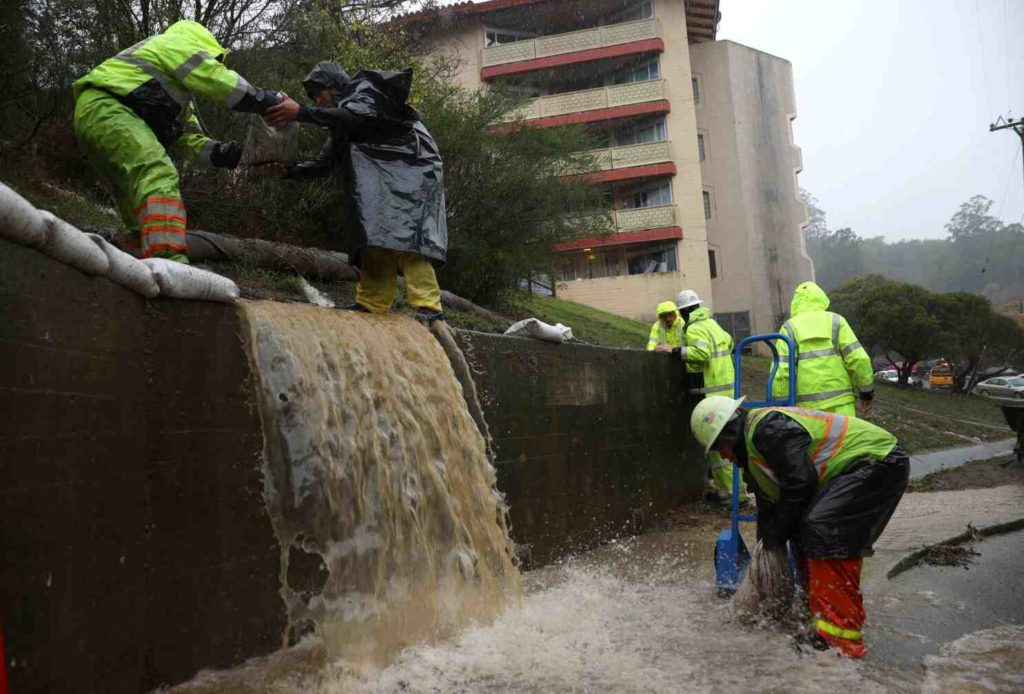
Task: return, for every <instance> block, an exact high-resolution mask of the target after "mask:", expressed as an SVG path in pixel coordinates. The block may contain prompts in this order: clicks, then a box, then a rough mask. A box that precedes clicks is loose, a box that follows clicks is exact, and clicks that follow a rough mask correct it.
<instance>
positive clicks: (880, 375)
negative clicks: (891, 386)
mask: <svg viewBox="0 0 1024 694" xmlns="http://www.w3.org/2000/svg"><path fill="white" fill-rule="evenodd" d="M875 380H876V381H881V382H882V383H897V382H898V381H899V380H900V376H899V374H898V373H896V369H883V370H882V371H876V372H875Z"/></svg>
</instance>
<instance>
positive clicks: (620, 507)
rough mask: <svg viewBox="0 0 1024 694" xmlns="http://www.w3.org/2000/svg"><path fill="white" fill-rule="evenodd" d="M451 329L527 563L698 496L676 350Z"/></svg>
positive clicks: (631, 526)
mask: <svg viewBox="0 0 1024 694" xmlns="http://www.w3.org/2000/svg"><path fill="white" fill-rule="evenodd" d="M458 340H459V342H460V345H461V346H462V349H463V351H464V352H465V354H466V358H467V359H468V360H469V362H470V364H471V367H472V368H473V370H474V376H475V378H476V381H477V387H478V388H479V390H480V399H481V404H482V406H483V408H484V416H485V418H486V419H487V422H488V425H489V426H490V429H491V435H492V436H493V438H494V443H495V449H496V453H497V468H498V488H499V489H501V490H502V491H503V492H505V494H507V495H508V499H509V504H510V507H511V513H510V515H511V521H512V536H513V537H514V538H515V539H516V541H517V542H520V543H526V544H527V547H526V548H525V549H526V552H525V558H526V559H527V561H528V562H529V563H545V562H549V561H551V560H552V559H556V558H558V557H560V556H563V555H565V554H566V553H568V552H573V551H578V550H581V549H586V548H588V547H591V546H593V545H595V544H597V543H599V542H602V541H604V540H606V539H608V538H609V537H611V536H613V535H616V534H621V533H623V532H630V531H632V530H636V529H639V527H642V525H643V524H645V523H652V522H655V521H656V520H657V519H658V518H659V517H661V516H663V515H664V514H665V512H666V511H668V510H670V509H672V508H675V507H677V506H678V505H679V504H680V502H683V501H687V500H695V499H699V498H700V494H701V492H702V490H703V486H704V477H705V474H706V467H705V464H704V462H703V456H702V455H700V451H699V449H697V448H696V444H694V443H692V438H691V437H690V431H689V417H690V409H691V408H690V407H689V406H687V404H686V402H685V401H684V398H683V394H684V393H685V392H686V389H685V385H684V370H683V369H682V368H681V366H680V364H679V361H678V360H677V359H672V358H670V357H669V356H666V355H661V354H650V353H647V352H643V351H639V350H618V349H609V348H605V347H591V346H585V345H558V344H551V343H545V342H538V341H535V340H531V339H528V338H508V337H503V336H500V335H489V334H483V333H472V332H460V333H459V335H458ZM638 526H639V527H638Z"/></svg>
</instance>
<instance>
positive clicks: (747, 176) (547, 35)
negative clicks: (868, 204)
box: [408, 0, 814, 337]
mask: <svg viewBox="0 0 1024 694" xmlns="http://www.w3.org/2000/svg"><path fill="white" fill-rule="evenodd" d="M719 18H720V14H719V2H718V0H488V1H486V2H478V3H470V2H466V3H462V4H459V5H454V6H450V7H445V8H442V9H440V10H437V11H435V12H431V13H424V14H421V15H414V16H412V17H410V18H408V21H410V22H413V23H416V24H419V25H420V29H421V31H423V33H424V36H425V40H427V41H428V42H429V47H430V50H432V51H438V52H443V53H445V54H446V55H448V56H449V57H453V58H456V59H457V61H458V64H459V73H458V79H459V80H460V81H461V83H462V84H463V85H465V86H466V87H469V88H478V87H481V86H484V85H501V86H503V87H504V88H506V89H510V90H514V91H517V92H519V93H521V94H523V95H524V96H527V97H529V98H530V101H529V102H528V105H527V106H526V108H525V109H524V111H523V112H522V113H520V114H516V117H517V118H522V119H524V120H525V122H526V124H528V125H530V126H532V127H552V126H557V125H564V124H571V123H577V124H582V125H583V127H586V128H587V129H588V130H589V131H590V132H591V133H592V134H593V136H594V138H595V140H596V141H597V142H598V143H599V144H601V145H603V146H602V147H601V148H600V149H598V150H596V151H595V152H594V155H595V161H596V162H597V164H596V166H595V170H594V171H591V172H588V173H586V174H585V175H587V176H588V177H590V179H591V180H593V181H595V182H598V183H599V184H600V185H602V186H605V187H606V188H607V190H608V195H609V196H610V198H611V199H612V201H613V205H614V208H615V212H614V215H615V226H616V231H615V233H614V234H612V235H610V236H607V237H602V238H592V239H581V240H573V241H568V242H565V243H562V244H559V245H558V246H557V247H556V249H557V250H558V258H559V259H558V263H557V269H556V277H555V287H556V289H555V291H556V294H557V295H558V296H559V297H562V298H565V299H568V300H571V301H576V302H579V303H583V304H587V305H590V306H594V307H596V308H600V309H604V310H606V311H610V312H612V313H616V314H619V315H622V316H626V317H629V318H634V319H638V320H643V321H649V320H653V318H654V307H655V306H656V305H657V303H658V302H660V301H664V300H667V299H671V298H673V297H675V295H676V293H677V292H678V291H679V290H680V289H683V288H691V289H695V290H696V291H697V292H698V293H700V294H701V296H703V297H707V299H708V303H709V304H711V307H712V309H713V310H714V312H715V314H716V316H717V317H718V318H719V320H720V322H721V323H722V324H723V326H724V327H726V329H728V330H730V331H731V332H733V334H734V335H735V336H737V337H741V336H745V335H747V334H750V333H751V332H769V331H773V330H775V329H776V328H777V327H778V325H779V324H780V320H781V319H782V318H783V317H784V316H786V315H787V313H788V307H789V298H790V294H791V293H792V290H793V288H794V287H795V286H796V285H797V284H798V283H799V282H802V281H804V280H807V279H811V278H813V274H814V270H813V266H812V264H811V260H810V258H809V257H808V256H807V253H806V251H805V249H804V245H803V235H802V232H801V229H802V227H803V226H804V224H805V223H806V210H805V209H804V206H803V204H802V202H801V201H800V199H799V196H798V187H797V182H796V174H797V173H798V172H799V170H800V166H801V165H800V162H801V159H800V150H799V149H798V148H797V147H796V146H795V145H794V144H793V141H792V130H791V121H792V120H793V118H794V117H795V113H796V109H795V98H794V92H793V81H792V74H791V68H790V65H789V63H788V62H787V61H785V60H782V59H779V58H776V57H774V56H771V55H768V54H766V53H762V52H760V51H757V50H754V49H752V48H748V47H746V46H741V45H739V44H736V43H733V42H728V41H716V40H715V34H716V31H717V26H718V21H719Z"/></svg>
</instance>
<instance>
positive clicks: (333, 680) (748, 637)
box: [186, 525, 920, 694]
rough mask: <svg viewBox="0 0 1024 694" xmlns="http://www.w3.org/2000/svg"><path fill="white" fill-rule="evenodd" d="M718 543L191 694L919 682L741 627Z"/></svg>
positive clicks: (614, 552) (612, 553)
mask: <svg viewBox="0 0 1024 694" xmlns="http://www.w3.org/2000/svg"><path fill="white" fill-rule="evenodd" d="M714 536H715V533H714V532H713V530H712V529H711V528H710V527H708V526H707V525H703V526H700V527H693V528H681V529H678V528H677V529H674V530H671V531H659V532H654V533H650V534H648V535H645V536H641V537H637V538H633V539H630V540H627V541H620V542H616V543H613V544H612V545H609V546H607V547H604V548H601V549H598V550H595V551H592V552H588V553H587V554H585V555H582V556H580V557H577V558H575V559H572V560H569V561H567V562H565V563H562V564H558V565H554V566H549V567H545V568H543V569H539V570H536V571H531V572H529V573H527V574H525V576H524V589H525V595H524V597H523V599H522V600H521V601H518V602H517V603H515V604H511V605H509V606H508V607H507V608H506V609H505V611H504V612H503V613H502V614H501V615H500V616H499V617H498V618H497V619H495V620H494V621H493V622H490V623H487V624H473V625H470V626H469V627H467V628H466V629H464V630H463V631H462V632H460V633H459V634H458V635H456V636H454V637H453V638H449V639H432V640H429V641H427V642H424V643H421V644H418V645H414V646H411V647H409V648H407V649H405V650H403V651H402V652H401V653H400V654H399V655H398V657H397V658H396V659H395V660H394V661H393V662H392V663H391V664H390V665H389V666H387V667H385V668H383V669H381V670H379V671H373V670H369V669H364V670H362V671H358V672H357V671H354V670H353V669H352V668H351V667H349V666H348V664H347V663H344V662H342V663H332V662H329V661H327V660H326V659H325V660H322V661H318V662H316V663H315V664H313V665H312V666H308V667H302V666H299V667H296V665H295V661H296V660H301V655H300V654H301V650H300V652H299V654H295V655H293V657H292V662H290V663H288V664H287V665H282V664H281V663H277V664H275V665H274V666H273V667H267V664H266V663H262V664H260V665H261V666H258V667H255V668H254V669H253V670H252V671H251V672H249V673H247V674H246V676H245V677H244V678H242V679H243V681H245V682H247V683H250V684H249V685H247V686H242V687H239V686H237V684H236V686H226V685H225V682H224V681H221V682H220V683H218V685H217V686H210V687H206V688H200V687H196V688H193V689H188V690H186V691H188V692H189V694H199V693H201V694H227V693H228V692H231V693H232V694H235V693H236V692H237V693H239V694H240V693H241V692H245V693H246V694H250V693H252V692H274V693H275V694H349V693H351V692H361V693H362V692H366V693H369V694H374V693H378V694H384V693H389V694H390V693H402V692H415V693H421V694H449V693H455V692H459V693H476V692H481V693H484V694H491V693H495V692H517V693H520V692H522V693H529V694H559V693H560V694H575V693H580V692H594V693H603V692H615V693H618V692H626V693H633V692H644V693H651V694H654V693H662V692H698V693H699V692H723V693H731V692H738V691H749V692H780V693H782V692H785V693H789V692H809V693H810V692H814V693H817V692H829V691H835V692H839V691H855V692H893V691H897V692H899V691H917V689H918V687H919V681H920V676H919V675H918V676H914V675H911V674H908V673H906V672H901V671H896V670H893V669H891V668H887V667H886V666H884V665H883V664H880V663H879V662H878V661H877V660H876V659H872V658H871V656H869V659H868V660H866V661H863V662H854V661H851V660H849V659H846V658H842V657H839V656H837V655H835V654H834V653H820V652H816V651H811V652H800V651H798V650H797V649H796V648H795V646H794V641H793V639H792V637H791V635H790V634H789V633H787V632H786V631H785V630H783V629H779V628H776V627H771V626H764V627H758V626H754V627H750V626H746V625H743V624H741V623H739V621H738V620H736V619H735V618H734V616H733V614H732V611H731V609H730V607H729V603H728V602H727V601H724V600H721V599H719V598H718V597H716V596H715V591H714V585H713V571H712V569H711V562H710V558H711V556H712V555H711V553H712V550H713V541H714ZM868 628H869V630H870V628H871V627H870V624H869V627H868ZM307 646H308V647H311V648H312V647H315V644H312V643H309V644H307ZM289 670H290V671H289ZM238 681H239V680H238V679H235V680H233V682H235V683H237V682H238ZM252 683H256V684H252Z"/></svg>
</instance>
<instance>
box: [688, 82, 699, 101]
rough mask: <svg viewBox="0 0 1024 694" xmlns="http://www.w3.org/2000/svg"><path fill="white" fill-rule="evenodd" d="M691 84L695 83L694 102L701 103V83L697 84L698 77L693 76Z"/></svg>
mask: <svg viewBox="0 0 1024 694" xmlns="http://www.w3.org/2000/svg"><path fill="white" fill-rule="evenodd" d="M690 84H692V85H693V103H694V104H699V103H700V85H699V84H697V78H696V77H691V78H690Z"/></svg>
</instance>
